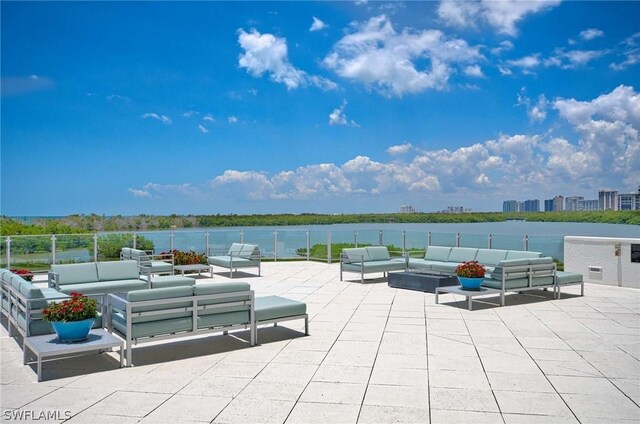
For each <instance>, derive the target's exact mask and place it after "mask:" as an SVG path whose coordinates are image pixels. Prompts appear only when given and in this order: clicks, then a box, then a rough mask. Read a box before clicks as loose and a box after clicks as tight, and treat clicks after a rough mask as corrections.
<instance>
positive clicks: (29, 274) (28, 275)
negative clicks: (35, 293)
mask: <svg viewBox="0 0 640 424" xmlns="http://www.w3.org/2000/svg"><path fill="white" fill-rule="evenodd" d="M11 272H13V273H14V274H16V275H19V276H21V277H22V278H24V279H25V280H27V281H31V280H33V273H32V272H31V271H29V270H28V269H12V270H11Z"/></svg>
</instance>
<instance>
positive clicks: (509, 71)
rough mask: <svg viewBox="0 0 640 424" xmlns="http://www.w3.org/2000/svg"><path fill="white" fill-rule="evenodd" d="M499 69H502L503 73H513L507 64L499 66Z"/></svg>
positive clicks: (501, 72)
mask: <svg viewBox="0 0 640 424" xmlns="http://www.w3.org/2000/svg"><path fill="white" fill-rule="evenodd" d="M498 71H500V74H501V75H513V72H511V69H509V68H507V67H506V66H498Z"/></svg>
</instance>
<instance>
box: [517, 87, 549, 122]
mask: <svg viewBox="0 0 640 424" xmlns="http://www.w3.org/2000/svg"><path fill="white" fill-rule="evenodd" d="M517 104H518V106H524V107H525V108H526V110H527V116H528V117H529V121H530V122H542V121H544V120H545V118H546V117H547V108H548V107H549V102H548V101H547V98H546V97H545V95H544V94H541V95H539V96H538V100H537V101H535V102H534V101H532V100H531V99H530V98H529V97H527V93H526V90H525V89H524V87H523V88H522V90H520V93H518V103H517Z"/></svg>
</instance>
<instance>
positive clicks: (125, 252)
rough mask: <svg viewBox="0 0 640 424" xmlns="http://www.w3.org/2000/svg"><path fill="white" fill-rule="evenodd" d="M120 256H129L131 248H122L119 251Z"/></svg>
mask: <svg viewBox="0 0 640 424" xmlns="http://www.w3.org/2000/svg"><path fill="white" fill-rule="evenodd" d="M120 254H121V255H122V256H126V257H128V256H131V248H130V247H123V248H122V249H121V250H120Z"/></svg>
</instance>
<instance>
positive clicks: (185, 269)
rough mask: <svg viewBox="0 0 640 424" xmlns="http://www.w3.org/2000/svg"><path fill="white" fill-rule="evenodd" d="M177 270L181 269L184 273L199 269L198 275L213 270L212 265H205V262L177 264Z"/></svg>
mask: <svg viewBox="0 0 640 424" xmlns="http://www.w3.org/2000/svg"><path fill="white" fill-rule="evenodd" d="M173 268H174V269H175V270H176V271H180V272H181V273H182V275H184V273H185V272H196V271H198V275H202V274H201V272H202V271H204V272H211V265H203V264H191V265H176V266H174V267H173Z"/></svg>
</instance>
